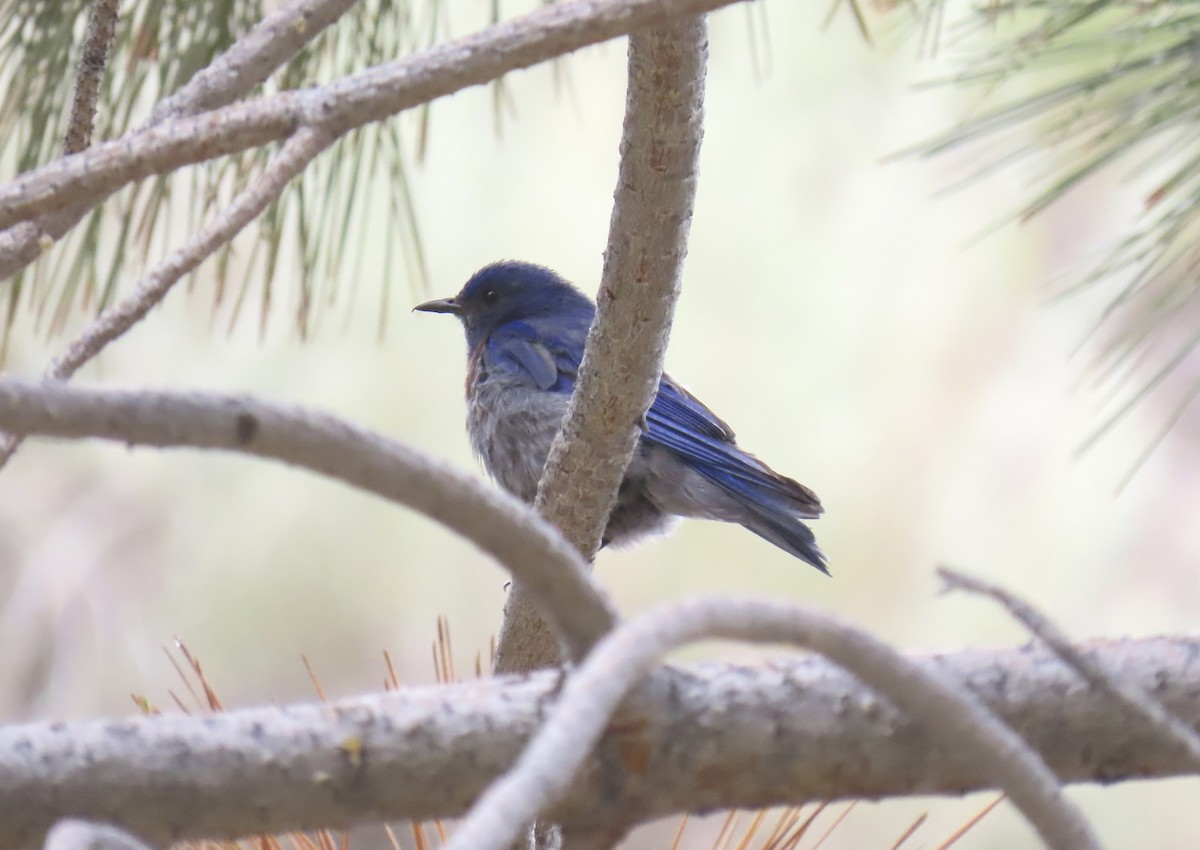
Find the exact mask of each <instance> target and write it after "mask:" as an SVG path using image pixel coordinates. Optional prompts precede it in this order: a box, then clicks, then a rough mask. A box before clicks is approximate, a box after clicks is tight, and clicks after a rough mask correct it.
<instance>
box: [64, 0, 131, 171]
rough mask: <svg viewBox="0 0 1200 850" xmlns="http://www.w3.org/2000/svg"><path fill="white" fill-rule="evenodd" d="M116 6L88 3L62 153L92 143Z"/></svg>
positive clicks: (102, 0)
mask: <svg viewBox="0 0 1200 850" xmlns="http://www.w3.org/2000/svg"><path fill="white" fill-rule="evenodd" d="M120 5H121V3H120V0H92V6H91V11H90V12H89V13H88V28H87V38H86V39H84V42H83V53H82V55H80V57H79V70H78V72H76V75H75V99H74V101H73V103H72V104H71V117H70V119H69V120H68V122H67V133H66V138H65V139H64V140H63V153H64V154H68V155H69V154H73V153H78V152H79V151H81V150H83V149H84V148H86V147H87V146H88V145H90V144H91V143H92V130H93V128H94V127H95V124H96V102H97V101H98V100H99V98H100V80H101V79H102V78H103V76H104V65H105V63H107V62H108V52H109V50H110V49H111V48H112V43H113V37H114V36H115V35H116V33H117V13H118V10H119V7H120Z"/></svg>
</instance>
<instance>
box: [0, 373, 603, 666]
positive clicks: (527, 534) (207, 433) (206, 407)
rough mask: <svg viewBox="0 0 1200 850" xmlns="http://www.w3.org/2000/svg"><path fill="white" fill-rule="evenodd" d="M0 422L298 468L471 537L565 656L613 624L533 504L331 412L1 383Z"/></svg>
mask: <svg viewBox="0 0 1200 850" xmlns="http://www.w3.org/2000/svg"><path fill="white" fill-rule="evenodd" d="M0 428H3V429H5V430H7V431H10V432H12V433H17V434H26V435H30V434H39V435H44V436H53V437H68V438H76V439H78V438H82V437H100V438H102V439H109V440H116V441H118V442H121V443H125V444H127V445H130V446H134V445H145V446H159V447H163V448H167V447H183V446H188V447H191V448H199V449H218V450H223V451H232V452H240V453H242V454H249V455H256V456H258V457H265V458H271V459H273V460H278V461H282V462H284V463H287V464H291V465H293V466H299V467H303V468H305V469H308V470H311V471H313V472H318V473H321V474H323V475H327V476H329V477H331V478H335V479H338V480H340V481H342V482H344V483H346V484H350V485H351V486H354V487H358V488H360V489H362V490H366V491H367V492H370V493H374V494H376V495H378V496H382V497H383V498H385V499H389V500H391V501H393V502H396V503H398V504H401V505H406V506H408V507H410V508H412V509H414V510H417V511H420V512H421V513H423V514H425V515H426V516H428V517H430V518H431V519H434V520H436V521H438V522H440V523H442V524H443V525H445V526H446V527H447V528H451V529H453V530H455V531H457V532H458V533H459V534H461V535H462V536H463V537H465V538H467V539H468V540H470V541H471V542H473V543H475V545H477V546H479V547H480V548H481V549H483V550H484V551H485V552H487V553H489V554H491V555H492V556H494V557H495V558H496V559H497V560H499V561H500V562H501V563H502V564H504V565H505V566H506V567H508V569H509V570H510V571H511V572H512V574H513V576H514V577H516V578H519V579H520V580H521V581H523V582H525V584H526V585H527V586H528V587H529V588H530V590H531V592H533V594H534V598H535V600H536V601H537V603H538V605H539V606H540V607H541V610H542V611H543V613H544V614H545V615H546V616H547V617H548V618H549V620H550V622H551V625H552V626H553V627H554V629H555V633H556V634H558V635H559V636H560V638H561V639H562V640H563V642H564V644H565V646H566V647H567V648H569V649H570V650H572V651H576V650H578V648H579V647H580V646H590V645H591V643H592V642H594V641H595V640H596V638H597V637H598V636H599V635H602V634H604V633H605V632H606V631H608V629H609V628H610V627H611V625H612V623H613V620H614V614H613V612H612V609H611V607H610V606H609V603H608V601H607V598H606V597H605V595H604V593H603V591H602V590H601V589H600V588H599V586H598V585H597V584H596V583H595V581H594V580H593V579H592V577H591V575H590V574H589V572H588V570H587V566H586V564H585V563H584V562H583V559H582V558H580V557H579V553H578V552H576V551H575V549H574V548H573V547H572V546H571V545H570V544H569V543H567V542H566V541H565V540H563V538H562V535H561V534H559V533H558V530H557V529H555V528H554V527H553V526H552V525H550V524H549V523H547V522H546V521H545V520H544V519H542V518H541V517H540V516H538V515H537V514H536V513H535V512H534V511H533V510H532V509H531V508H530V507H528V506H527V505H525V504H523V503H522V502H520V501H519V500H517V499H515V498H514V497H512V496H509V495H508V494H506V493H502V492H501V491H500V490H498V489H496V488H492V487H488V486H487V485H485V484H483V483H482V482H480V481H478V480H477V479H475V478H472V477H469V476H467V475H464V474H463V473H461V472H459V471H457V470H455V469H452V468H451V467H449V466H446V465H444V464H441V463H438V462H437V461H434V460H432V459H430V458H427V457H425V456H424V455H421V454H420V453H418V452H416V451H414V450H412V449H410V448H408V447H407V446H405V445H403V444H401V443H398V442H396V441H395V440H390V439H388V438H387V437H384V436H382V435H380V434H376V433H373V432H371V431H368V430H366V429H364V428H358V427H355V426H354V425H351V424H349V423H347V422H344V421H342V420H340V419H337V418H335V417H333V416H329V415H328V414H324V413H319V412H316V411H312V410H306V409H303V408H298V407H285V406H282V405H271V404H267V403H265V402H261V401H257V400H255V399H252V398H248V397H244V396H219V395H201V394H194V393H193V394H188V393H170V392H118V391H100V390H81V389H74V388H71V387H68V386H66V385H64V384H61V383H59V382H50V381H43V382H40V383H33V382H29V381H20V380H16V379H12V378H0Z"/></svg>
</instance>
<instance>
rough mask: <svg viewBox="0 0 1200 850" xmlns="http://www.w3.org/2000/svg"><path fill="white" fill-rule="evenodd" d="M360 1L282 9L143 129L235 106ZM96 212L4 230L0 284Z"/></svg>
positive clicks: (321, 1)
mask: <svg viewBox="0 0 1200 850" xmlns="http://www.w3.org/2000/svg"><path fill="white" fill-rule="evenodd" d="M105 2H109V0H105ZM354 2H355V0H292V2H290V3H288V4H287V5H285V6H283V7H281V8H279V9H276V10H275V11H274V12H272V13H271V14H269V15H267V16H266V17H265V18H263V19H262V21H260V22H259V23H258V24H257V25H256V26H255V27H254V28H253V29H252V30H250V32H248V33H246V35H244V36H243V37H242V38H241V39H240V40H238V41H237V42H236V43H235V44H234V45H233V46H232V47H230V48H229V49H228V50H226V51H225V52H224V53H222V54H221V55H220V56H218V57H217V58H216V60H214V61H213V63H212V64H211V65H209V66H208V67H207V68H205V69H204V70H203V71H201V72H200V73H199V74H197V75H196V76H195V77H193V78H192V79H191V80H189V81H188V82H187V84H186V85H184V86H183V87H182V88H181V89H180V90H179V91H178V92H176V93H175V94H173V95H171V96H170V97H168V98H167V99H166V100H164V101H162V102H161V103H159V105H158V106H157V107H156V108H155V110H154V112H153V113H151V116H150V120H149V121H148V122H147V123H146V125H145V126H144V127H143V128H142V129H146V127H152V126H154V125H156V124H159V123H161V122H162V121H164V120H166V119H167V118H179V117H182V116H185V115H192V114H195V113H196V112H199V111H202V110H204V109H212V108H214V107H217V106H224V105H225V104H227V103H231V102H233V101H234V100H235V99H237V98H238V97H241V96H242V95H243V94H245V93H246V92H248V91H250V89H252V88H253V87H254V86H256V85H258V84H259V83H261V82H262V81H263V80H265V79H266V78H267V77H269V76H270V75H271V74H272V73H273V72H274V71H275V69H276V68H278V67H279V66H280V65H282V64H283V63H284V62H287V61H288V60H289V59H291V58H292V57H293V56H295V55H296V53H298V52H299V51H300V49H301V48H302V47H303V46H304V45H305V44H308V43H309V42H311V41H312V40H313V39H314V38H316V37H317V36H318V35H320V34H321V32H323V31H324V30H325V29H326V28H327V27H328V26H329V25H330V24H332V23H333V22H334V21H336V20H337V19H338V18H339V17H341V15H342V14H344V13H345V11H346V9H348V8H349V7H350V6H352V5H353V4H354ZM67 152H68V153H73V151H67ZM91 208H92V205H91V204H83V205H73V206H70V207H68V208H66V209H62V210H58V211H57V212H53V213H48V214H46V215H44V216H41V217H39V218H38V219H37V220H35V221H23V222H21V223H19V224H15V225H13V226H12V227H10V228H8V229H7V230H4V231H0V281H2V280H6V279H7V278H9V277H12V276H13V275H14V274H16V273H17V272H18V271H20V270H21V269H23V268H24V267H25V266H27V265H29V264H30V263H32V262H33V261H34V260H36V259H37V258H38V257H39V256H40V255H41V253H42V251H43V250H45V249H46V248H47V247H48V246H49V245H51V244H53V243H54V242H56V241H57V240H59V239H61V238H62V237H63V236H64V235H66V233H67V231H69V230H70V229H71V228H72V227H74V226H75V225H76V224H78V223H79V222H80V220H82V218H83V217H84V216H85V215H87V213H88V210H90V209H91Z"/></svg>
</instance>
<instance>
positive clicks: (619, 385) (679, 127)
mask: <svg viewBox="0 0 1200 850" xmlns="http://www.w3.org/2000/svg"><path fill="white" fill-rule="evenodd" d="M707 58H708V28H707V26H706V24H705V21H704V18H703V17H697V18H690V19H687V20H684V21H681V22H679V23H676V24H673V25H671V26H669V27H663V28H660V29H655V30H650V31H647V32H642V33H634V34H633V35H632V36H630V38H629V84H628V91H627V94H626V102H625V124H624V130H623V132H622V139H621V167H620V173H619V174H618V176H617V189H616V193H615V200H614V204H613V213H612V221H611V223H610V225H609V232H608V249H607V250H606V251H605V255H604V272H603V274H602V275H601V278H600V290H599V292H598V294H597V297H596V320H595V322H594V323H593V324H592V328H591V330H590V331H589V333H588V339H587V345H586V348H585V350H584V355H583V363H582V365H581V366H580V369H579V380H578V383H577V386H576V389H575V392H574V394H573V395H572V397H571V406H570V409H569V410H568V411H567V415H566V417H565V418H564V419H563V424H562V427H561V428H560V429H559V432H558V436H557V437H556V438H555V440H554V444H553V446H552V447H551V449H550V456H549V458H548V459H547V461H546V466H545V471H544V472H543V474H542V480H541V482H540V483H539V484H538V494H537V502H536V504H537V509H538V511H539V512H540V513H541V514H542V516H544V517H546V519H548V520H549V521H550V522H551V523H553V524H554V525H555V526H557V527H558V528H559V529H561V530H562V532H563V535H564V536H565V537H566V538H567V539H568V540H569V541H571V543H573V544H574V545H575V547H576V548H577V549H578V550H579V551H580V552H582V553H583V554H584V556H585V557H587V558H588V559H589V560H591V559H592V558H593V557H594V556H595V554H596V550H597V549H599V548H600V539H601V536H602V535H603V533H604V527H605V524H606V523H607V522H608V515H609V513H611V512H612V509H613V506H614V504H616V498H617V487H618V486H619V485H620V483H621V478H622V477H623V476H624V475H625V468H626V467H627V466H629V461H630V459H631V458H632V457H633V452H634V448H635V447H636V445H637V440H638V437H639V436H640V431H639V427H638V425H639V422H640V421H641V420H642V419H643V417H644V416H645V413H646V410H647V408H649V407H650V404H651V402H652V401H653V400H654V394H655V393H656V392H657V391H658V381H659V376H660V375H661V374H662V364H663V356H664V355H665V353H666V349H667V338H668V336H669V335H670V331H671V317H672V315H673V314H674V311H675V301H676V298H677V297H678V295H679V286H680V279H681V277H682V272H683V258H684V256H685V255H686V254H687V237H688V230H689V229H690V227H691V223H692V208H693V205H694V202H695V195H696V167H697V163H698V160H699V158H700V141H701V139H702V138H703V135H704V129H703V116H704V74H705V66H706V63H707ZM556 662H557V655H556V653H555V645H554V641H553V640H552V639H551V637H550V635H549V633H548V632H547V631H546V630H545V626H544V625H543V624H541V623H540V622H539V620H538V618H537V614H536V612H535V611H534V610H533V607H532V606H531V605H530V603H529V600H527V599H526V598H525V597H524V596H523V592H522V590H521V586H520V585H519V584H514V585H513V588H512V590H511V591H510V593H509V599H508V602H507V604H506V605H505V610H504V624H503V626H502V628H501V632H500V640H499V643H498V645H497V650H496V670H497V671H498V672H513V671H517V670H532V669H536V668H538V667H546V666H550V665H552V664H554V663H556Z"/></svg>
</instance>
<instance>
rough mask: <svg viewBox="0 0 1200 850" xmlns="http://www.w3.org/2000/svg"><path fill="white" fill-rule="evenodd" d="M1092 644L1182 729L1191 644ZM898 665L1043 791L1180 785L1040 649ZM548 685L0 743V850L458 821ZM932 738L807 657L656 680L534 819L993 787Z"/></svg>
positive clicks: (147, 720) (161, 721)
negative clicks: (52, 839)
mask: <svg viewBox="0 0 1200 850" xmlns="http://www.w3.org/2000/svg"><path fill="white" fill-rule="evenodd" d="M1092 646H1093V648H1094V649H1095V651H1096V652H1097V654H1099V655H1100V656H1101V657H1102V658H1103V660H1104V663H1105V665H1106V666H1107V667H1108V668H1109V669H1112V670H1113V671H1114V672H1115V673H1117V674H1118V675H1119V676H1120V677H1121V678H1122V679H1124V680H1126V681H1130V682H1132V683H1135V684H1136V685H1138V686H1139V687H1142V688H1144V689H1146V690H1149V691H1153V692H1154V693H1155V695H1156V696H1157V697H1159V698H1160V699H1162V700H1163V702H1164V703H1165V704H1166V705H1167V706H1168V707H1170V708H1171V709H1172V710H1173V711H1176V712H1178V713H1179V715H1180V717H1181V718H1183V719H1184V720H1185V721H1186V722H1200V702H1198V701H1197V700H1196V699H1195V696H1194V695H1195V693H1196V692H1197V690H1198V689H1200V638H1190V639H1165V638H1158V639H1152V640H1139V641H1121V642H1116V643H1113V642H1107V643H1098V644H1093V645H1092ZM916 664H917V666H918V667H919V668H920V669H921V670H922V671H923V672H924V673H925V674H926V675H936V676H940V677H943V678H946V679H949V680H950V681H952V682H954V683H955V684H956V685H957V686H959V687H962V688H965V689H967V690H969V691H970V692H972V693H973V694H974V695H975V696H976V697H977V698H978V699H980V700H981V701H982V702H983V703H984V704H985V705H987V706H988V707H989V708H990V709H991V710H992V711H994V712H995V713H996V714H997V716H999V717H1000V718H1001V719H1002V720H1003V721H1004V722H1005V723H1007V724H1009V725H1010V726H1013V727H1014V728H1015V729H1017V730H1018V732H1019V733H1020V734H1021V735H1022V737H1024V738H1025V739H1026V740H1027V741H1028V742H1029V743H1030V745H1031V746H1033V747H1034V748H1035V749H1036V750H1037V751H1038V752H1039V753H1041V754H1042V757H1043V758H1044V759H1045V760H1046V762H1047V764H1049V765H1050V767H1051V768H1052V769H1053V770H1054V771H1055V772H1056V773H1057V774H1058V775H1059V776H1060V777H1061V778H1062V779H1063V781H1069V782H1095V781H1103V782H1106V783H1110V782H1113V781H1116V780H1119V779H1132V778H1146V777H1152V776H1154V777H1164V776H1174V775H1182V774H1185V773H1188V772H1189V771H1190V770H1192V767H1191V765H1190V763H1189V761H1188V760H1187V759H1186V758H1185V757H1183V756H1182V754H1181V753H1180V752H1179V750H1178V749H1177V748H1175V747H1173V746H1170V745H1169V744H1168V743H1166V742H1164V741H1163V739H1162V737H1161V736H1160V735H1159V734H1158V731H1157V729H1155V728H1154V727H1150V726H1147V725H1146V724H1143V723H1140V722H1138V721H1137V720H1136V718H1135V719H1133V720H1132V721H1131V720H1130V718H1128V717H1125V716H1123V715H1122V713H1121V712H1119V711H1114V710H1113V708H1114V704H1113V702H1112V700H1111V699H1109V698H1108V697H1106V696H1105V695H1103V694H1101V693H1100V692H1099V691H1097V690H1095V689H1094V688H1089V687H1087V686H1086V685H1085V684H1084V683H1083V682H1081V681H1080V679H1079V677H1078V676H1077V675H1076V674H1075V673H1074V672H1073V671H1072V670H1070V669H1069V668H1067V667H1066V666H1064V665H1063V664H1062V662H1060V661H1059V660H1058V659H1057V658H1056V657H1055V656H1054V654H1053V653H1052V652H1050V651H1049V650H1048V649H1044V648H1042V647H1033V648H1028V647H1027V648H1022V649H1015V650H1003V651H982V650H973V651H965V652H964V651H960V652H955V653H952V654H946V655H937V656H927V657H923V658H919V659H916ZM560 679H561V677H560V675H559V674H558V672H557V671H544V672H540V673H533V674H529V675H527V676H522V677H518V678H497V679H484V680H473V681H470V682H465V683H462V684H456V685H447V686H436V687H422V688H411V689H405V690H402V691H399V692H396V693H393V694H387V695H371V696H365V697H357V698H354V699H351V700H345V701H340V702H335V703H324V704H310V705H296V706H288V707H261V708H254V709H245V710H238V711H232V712H227V713H224V714H219V715H213V716H183V717H180V716H158V717H136V718H128V719H123V720H87V721H80V722H69V723H59V722H55V723H35V724H27V725H18V726H3V727H0V850H16V848H21V847H29V846H34V845H36V844H37V843H38V842H39V841H40V840H41V838H42V836H43V835H44V834H45V832H46V830H48V829H49V828H50V827H51V826H53V825H54V823H56V822H57V821H58V820H60V819H61V818H63V817H83V818H88V819H93V820H102V821H106V822H110V823H116V824H119V825H121V826H122V827H123V828H125V829H129V830H131V831H132V832H134V833H135V834H136V835H138V836H141V837H142V838H143V839H144V840H147V841H150V842H160V841H164V840H168V839H169V840H179V839H181V838H195V837H201V836H207V837H234V836H237V835H246V834H252V833H259V832H282V831H287V830H291V829H301V828H312V827H317V826H328V827H343V826H349V825H351V824H353V823H356V822H364V821H369V820H374V821H379V820H381V819H389V818H395V819H400V818H412V819H420V820H423V819H432V818H451V817H457V816H459V815H461V814H462V813H463V812H464V811H466V809H467V808H468V807H469V806H470V805H471V803H472V802H473V801H474V800H475V798H476V797H477V796H478V795H479V794H480V793H482V792H483V791H484V789H485V788H487V786H488V784H489V783H491V782H492V781H494V780H495V778H496V777H497V776H499V775H501V774H502V773H503V772H504V771H506V770H508V769H509V768H510V767H511V765H512V764H513V763H514V762H515V761H516V759H517V758H518V756H519V755H520V753H521V750H522V748H523V747H524V746H525V745H526V744H527V742H528V741H529V739H530V737H531V736H532V735H533V733H534V732H535V731H536V730H537V729H538V727H539V725H540V724H541V723H542V721H543V719H544V718H545V716H546V715H547V712H548V711H549V710H550V706H551V705H552V703H553V702H554V701H555V699H556V698H557V697H558V693H559V690H558V689H559V687H560V685H561V681H560ZM944 741H945V737H944V736H943V735H941V734H938V730H937V729H934V728H931V726H930V724H929V723H928V722H926V721H925V719H923V718H922V719H914V718H912V717H911V716H910V715H908V714H907V713H903V712H901V711H899V710H898V709H897V708H895V707H893V705H891V704H890V703H889V702H888V701H885V700H882V699H880V698H879V697H878V696H877V695H876V694H875V693H874V692H873V691H871V690H870V689H869V688H867V687H865V686H864V685H863V684H862V683H861V682H859V681H858V680H856V679H855V678H854V677H853V676H851V675H850V674H848V673H845V672H844V671H842V670H839V669H837V668H836V667H833V666H832V665H830V664H829V663H828V662H825V661H824V660H823V659H820V658H818V657H802V658H798V659H794V660H790V661H783V660H776V661H772V662H771V663H770V664H769V665H763V666H759V667H750V666H747V665H744V664H741V665H736V666H731V665H722V664H712V663H709V664H699V665H689V666H686V667H680V668H675V669H672V668H666V669H659V670H656V671H655V672H654V673H653V674H652V675H651V676H650V678H649V679H648V680H647V681H646V682H645V683H644V684H643V685H642V686H641V687H639V688H637V689H636V690H634V691H633V692H632V693H631V694H630V696H629V697H628V698H627V699H626V700H625V702H623V703H622V706H621V708H620V709H619V710H618V712H617V714H616V716H615V717H614V718H613V720H612V722H611V723H610V724H609V727H608V731H607V732H606V734H605V736H604V738H603V739H602V740H601V742H600V744H599V747H598V750H597V753H596V755H595V757H594V758H593V759H591V760H590V761H589V762H588V763H587V765H586V766H585V768H584V770H583V771H582V772H581V773H580V775H579V777H578V778H577V780H576V784H575V785H574V786H572V787H571V789H570V790H569V791H568V793H567V795H566V797H565V798H564V799H563V800H562V801H561V802H560V803H558V804H557V805H556V806H554V807H552V808H551V809H550V810H549V811H548V812H547V818H549V819H553V820H556V821H558V822H560V823H564V824H568V825H570V826H571V827H572V828H574V829H578V830H586V829H588V828H590V827H592V826H595V827H596V828H597V829H601V830H602V829H605V828H612V827H613V824H614V819H613V817H612V814H613V811H614V810H619V811H620V814H621V818H620V819H618V820H624V821H625V822H639V823H640V822H644V821H646V820H650V819H653V818H658V817H666V816H671V815H675V814H679V813H682V812H686V811H706V810H712V809H718V808H760V807H765V806H775V805H784V804H798V803H803V802H807V801H809V800H812V799H816V798H827V799H840V798H846V797H855V798H858V797H880V796H895V795H904V794H920V795H928V794H961V793H964V792H967V791H973V790H979V789H983V788H991V787H994V779H993V778H992V777H991V776H989V774H988V772H987V771H986V770H985V769H984V768H983V767H982V766H981V765H979V764H978V763H976V762H973V761H971V760H969V759H964V758H963V757H962V753H961V751H960V749H959V747H958V746H957V745H956V744H952V745H946V744H945V743H944ZM617 768H623V769H622V770H618V769H617ZM598 805H599V806H600V809H599V810H597V806H598ZM589 816H590V817H591V818H592V819H591V820H589Z"/></svg>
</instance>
